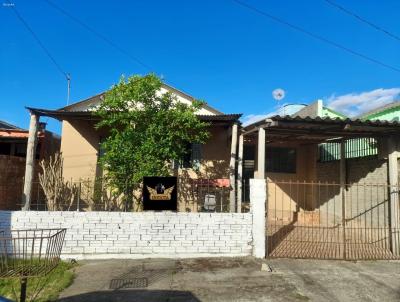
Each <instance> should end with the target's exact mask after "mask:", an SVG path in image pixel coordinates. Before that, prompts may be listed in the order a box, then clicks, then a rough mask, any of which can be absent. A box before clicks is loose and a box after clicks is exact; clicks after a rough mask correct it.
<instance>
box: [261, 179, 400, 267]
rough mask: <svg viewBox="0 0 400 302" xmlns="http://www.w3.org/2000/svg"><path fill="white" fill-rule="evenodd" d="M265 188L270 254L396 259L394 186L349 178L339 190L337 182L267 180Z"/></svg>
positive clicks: (399, 238)
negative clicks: (350, 179) (360, 182)
mask: <svg viewBox="0 0 400 302" xmlns="http://www.w3.org/2000/svg"><path fill="white" fill-rule="evenodd" d="M267 191H268V192H267V198H268V200H267V207H266V209H267V225H266V228H267V230H266V233H267V255H268V256H270V257H289V258H316V259H347V260H358V259H400V256H399V254H400V251H399V248H400V247H399V246H400V228H399V225H400V217H399V198H398V194H399V188H398V187H393V186H389V185H387V184H359V183H357V184H347V185H346V186H345V190H344V192H343V195H342V192H341V186H340V184H338V183H327V182H325V183H321V182H299V181H270V180H267ZM393 192H395V194H396V195H397V196H396V198H392V201H393V203H395V204H391V202H390V199H389V194H390V193H391V194H393ZM343 204H344V205H345V206H344V207H343V206H342V205H343Z"/></svg>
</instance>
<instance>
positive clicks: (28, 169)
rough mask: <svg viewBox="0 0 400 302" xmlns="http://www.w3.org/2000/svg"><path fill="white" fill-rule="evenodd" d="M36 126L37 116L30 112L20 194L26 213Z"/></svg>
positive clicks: (32, 171)
mask: <svg viewBox="0 0 400 302" xmlns="http://www.w3.org/2000/svg"><path fill="white" fill-rule="evenodd" d="M38 126H39V115H37V114H34V113H32V112H31V121H30V123H29V137H28V145H27V148H26V162H25V179H24V193H23V194H22V205H23V206H22V210H23V211H28V210H29V209H30V204H31V199H32V183H33V177H34V169H35V158H36V145H37V140H38V135H37V134H38Z"/></svg>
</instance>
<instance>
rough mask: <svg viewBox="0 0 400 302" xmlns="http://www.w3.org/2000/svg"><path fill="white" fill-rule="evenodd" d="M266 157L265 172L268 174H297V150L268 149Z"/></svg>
mask: <svg viewBox="0 0 400 302" xmlns="http://www.w3.org/2000/svg"><path fill="white" fill-rule="evenodd" d="M265 157H266V160H265V170H266V171H267V172H272V173H296V149H295V148H283V147H272V148H267V149H266V155H265Z"/></svg>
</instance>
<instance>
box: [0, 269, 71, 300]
mask: <svg viewBox="0 0 400 302" xmlns="http://www.w3.org/2000/svg"><path fill="white" fill-rule="evenodd" d="M73 267H74V265H73V264H70V263H67V262H63V261H61V262H60V263H59V265H58V266H57V267H56V268H55V269H54V270H53V271H52V272H51V273H50V274H49V275H47V276H45V277H41V278H28V289H27V299H26V300H27V301H31V299H32V298H33V297H34V296H35V295H36V293H37V291H38V290H39V289H40V288H43V289H42V290H41V291H40V292H39V294H38V295H37V297H36V299H35V300H34V301H35V302H46V301H55V300H56V299H57V298H58V295H59V294H60V292H61V291H62V290H63V289H65V288H67V287H68V286H69V285H71V283H72V281H73V279H74V272H73ZM15 294H16V295H17V296H15ZM19 294H20V281H19V279H17V278H8V279H0V296H4V297H6V298H8V299H12V300H16V301H18V300H19Z"/></svg>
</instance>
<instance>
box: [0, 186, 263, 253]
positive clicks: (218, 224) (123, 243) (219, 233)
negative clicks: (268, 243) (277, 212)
mask: <svg viewBox="0 0 400 302" xmlns="http://www.w3.org/2000/svg"><path fill="white" fill-rule="evenodd" d="M250 196H251V211H250V213H174V212H141V213H124V212H45V211H0V230H1V229H4V230H6V231H7V230H11V229H13V230H17V229H37V228H38V229H45V228H66V229H67V233H66V237H65V242H64V247H63V250H62V258H64V259H65V258H76V259H96V258H97V259H106V258H108V259H110V258H163V257H164V258H191V257H237V256H248V255H253V256H255V257H257V258H263V257H265V200H266V187H265V180H264V179H262V180H261V179H256V180H251V182H250Z"/></svg>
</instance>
